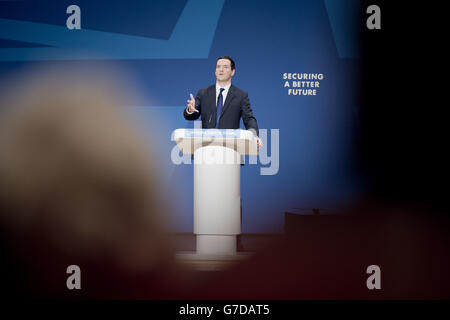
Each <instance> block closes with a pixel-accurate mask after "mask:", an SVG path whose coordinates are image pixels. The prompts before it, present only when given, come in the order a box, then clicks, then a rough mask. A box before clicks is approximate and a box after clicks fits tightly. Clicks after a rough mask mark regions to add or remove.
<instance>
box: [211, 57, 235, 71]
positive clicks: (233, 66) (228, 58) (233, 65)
mask: <svg viewBox="0 0 450 320" xmlns="http://www.w3.org/2000/svg"><path fill="white" fill-rule="evenodd" d="M220 59H227V60H230V62H231V70H234V68H235V64H234V61H233V59H231V57H229V56H221V57H218V58H217V60H216V66H217V61H219V60H220Z"/></svg>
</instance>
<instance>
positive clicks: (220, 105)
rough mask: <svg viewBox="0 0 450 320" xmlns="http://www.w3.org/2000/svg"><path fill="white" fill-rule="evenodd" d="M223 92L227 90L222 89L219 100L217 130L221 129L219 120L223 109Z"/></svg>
mask: <svg viewBox="0 0 450 320" xmlns="http://www.w3.org/2000/svg"><path fill="white" fill-rule="evenodd" d="M223 90H225V89H224V88H220V93H219V97H218V98H217V113H216V128H218V127H219V118H220V114H221V113H222V107H223V96H222V92H223Z"/></svg>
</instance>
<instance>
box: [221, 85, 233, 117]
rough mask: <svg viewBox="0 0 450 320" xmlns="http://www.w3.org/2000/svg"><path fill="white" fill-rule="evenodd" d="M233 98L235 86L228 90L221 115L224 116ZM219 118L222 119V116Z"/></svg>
mask: <svg viewBox="0 0 450 320" xmlns="http://www.w3.org/2000/svg"><path fill="white" fill-rule="evenodd" d="M233 98H234V87H233V86H231V87H230V90H229V91H228V94H227V98H226V100H225V104H224V106H223V108H222V113H221V114H220V117H222V116H223V114H224V112H225V110H227V108H228V107H229V106H230V104H231V100H233ZM219 119H220V118H219Z"/></svg>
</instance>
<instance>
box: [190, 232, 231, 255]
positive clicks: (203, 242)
mask: <svg viewBox="0 0 450 320" xmlns="http://www.w3.org/2000/svg"><path fill="white" fill-rule="evenodd" d="M196 251H197V254H236V236H235V235H204V234H198V235H197V250H196Z"/></svg>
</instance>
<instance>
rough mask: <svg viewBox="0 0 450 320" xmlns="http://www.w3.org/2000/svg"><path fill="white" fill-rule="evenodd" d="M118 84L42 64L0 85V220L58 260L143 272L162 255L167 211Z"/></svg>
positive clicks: (108, 77) (109, 77)
mask: <svg viewBox="0 0 450 320" xmlns="http://www.w3.org/2000/svg"><path fill="white" fill-rule="evenodd" d="M93 70H94V69H93ZM117 79H118V77H117V75H116V74H114V73H113V72H108V71H107V70H101V71H99V70H97V72H95V71H91V72H87V70H84V71H83V72H80V71H78V70H74V69H70V70H67V69H64V70H60V69H58V68H48V67H47V68H46V70H45V71H42V70H34V71H32V72H28V73H25V75H23V74H22V75H21V76H20V77H17V78H16V79H15V80H13V81H12V82H9V83H8V85H7V86H4V87H5V88H8V92H7V93H3V94H2V100H3V102H2V105H3V107H2V110H1V119H0V206H1V209H2V210H1V211H2V213H1V214H0V218H1V223H2V224H3V225H4V226H6V228H7V229H8V230H10V231H11V232H12V233H13V234H15V235H16V236H17V235H18V236H20V235H24V234H33V235H34V236H35V237H36V238H37V239H44V238H45V239H47V240H48V241H49V243H51V244H52V245H55V246H56V247H58V248H59V250H62V251H63V252H65V253H66V254H69V255H71V254H75V255H82V256H85V257H99V256H102V257H103V256H104V257H112V258H113V259H114V261H115V262H117V263H118V264H119V265H121V266H124V267H126V268H144V269H146V270H149V266H151V265H152V264H153V263H154V262H155V261H157V260H158V259H160V258H161V257H162V256H165V255H167V254H168V253H169V245H168V242H167V241H168V238H167V237H166V234H165V231H164V228H163V226H164V221H163V219H162V214H163V213H164V210H165V208H166V204H165V203H163V199H164V197H163V195H162V194H160V192H159V186H160V182H159V177H158V175H157V174H158V168H157V166H156V163H155V161H154V158H153V156H152V153H151V146H149V144H148V143H149V142H148V141H146V140H145V139H143V135H142V134H141V133H140V132H139V131H138V130H137V129H136V127H135V124H134V123H133V122H132V121H131V119H130V118H128V117H127V114H126V112H125V110H123V105H124V99H123V97H122V96H121V95H119V92H121V91H122V90H125V91H126V84H124V83H123V82H122V83H121V82H120V81H118V80H117Z"/></svg>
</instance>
